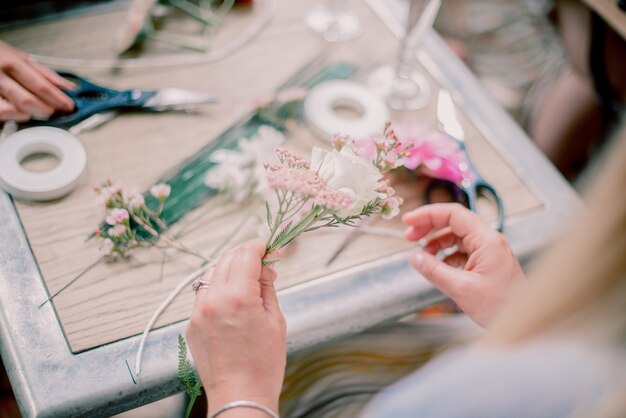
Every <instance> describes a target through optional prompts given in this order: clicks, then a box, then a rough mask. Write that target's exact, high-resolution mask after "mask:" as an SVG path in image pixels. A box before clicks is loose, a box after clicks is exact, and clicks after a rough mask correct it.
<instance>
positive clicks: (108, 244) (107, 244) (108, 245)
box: [102, 238, 115, 254]
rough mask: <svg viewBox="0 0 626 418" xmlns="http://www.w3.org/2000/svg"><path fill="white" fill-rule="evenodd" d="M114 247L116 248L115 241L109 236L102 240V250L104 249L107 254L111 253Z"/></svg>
mask: <svg viewBox="0 0 626 418" xmlns="http://www.w3.org/2000/svg"><path fill="white" fill-rule="evenodd" d="M114 248H115V244H114V243H113V241H111V240H110V239H108V238H105V239H104V240H102V251H104V252H105V253H107V254H111V253H112V252H113V249H114Z"/></svg>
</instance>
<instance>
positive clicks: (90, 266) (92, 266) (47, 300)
mask: <svg viewBox="0 0 626 418" xmlns="http://www.w3.org/2000/svg"><path fill="white" fill-rule="evenodd" d="M104 258H105V256H100V258H98V259H97V260H96V261H94V262H93V263H91V264H90V265H89V266H87V268H86V269H85V270H83V271H81V272H80V273H79V274H78V275H77V276H76V277H74V278H73V279H72V280H70V281H69V282H68V283H67V284H65V285H64V286H63V287H62V288H60V289H59V290H57V291H56V292H54V293H53V294H52V295H51V296H50V297H49V298H48V299H46V300H45V301H44V302H43V303H42V304H41V305H39V308H41V307H43V305H45V304H46V303H48V302H50V301H51V300H52V299H54V298H55V297H56V296H58V295H59V293H61V292H62V291H64V290H65V289H67V288H68V287H70V286H71V285H72V284H73V283H74V282H75V281H76V280H78V279H80V278H81V277H83V276H84V275H85V273H87V272H88V271H89V270H91V269H92V268H94V267H96V266H97V265H98V264H100V263H101V262H102V261H103V260H104Z"/></svg>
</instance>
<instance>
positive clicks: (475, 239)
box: [402, 203, 493, 253]
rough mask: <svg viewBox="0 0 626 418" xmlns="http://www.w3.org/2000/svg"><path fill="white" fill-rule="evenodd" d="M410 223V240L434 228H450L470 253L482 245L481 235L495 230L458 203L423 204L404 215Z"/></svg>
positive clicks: (404, 220)
mask: <svg viewBox="0 0 626 418" xmlns="http://www.w3.org/2000/svg"><path fill="white" fill-rule="evenodd" d="M402 221H403V222H404V223H405V224H406V225H409V228H408V229H407V230H406V232H405V236H406V238H407V239H408V240H411V241H417V240H419V239H421V238H423V237H424V236H426V235H427V234H428V233H429V232H431V231H432V230H439V229H443V228H449V229H450V232H451V233H452V234H454V235H455V236H457V237H458V238H459V239H460V240H461V241H462V244H463V245H464V246H465V250H466V251H467V252H469V253H471V252H473V251H475V250H476V249H477V248H478V247H479V246H480V241H481V236H482V235H484V234H485V233H487V231H489V233H493V230H492V229H491V228H490V227H489V225H487V224H486V223H485V222H484V221H483V220H482V219H480V217H478V215H476V214H475V213H474V212H472V211H470V210H469V209H466V208H465V207H463V206H461V205H460V204H458V203H440V204H432V205H426V206H422V207H420V208H418V209H415V210H413V211H411V212H408V213H406V214H405V215H404V216H403V217H402Z"/></svg>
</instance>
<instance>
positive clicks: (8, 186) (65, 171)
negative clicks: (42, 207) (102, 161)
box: [0, 127, 87, 201]
mask: <svg viewBox="0 0 626 418" xmlns="http://www.w3.org/2000/svg"><path fill="white" fill-rule="evenodd" d="M41 153H43V154H52V155H54V156H55V157H56V158H58V159H59V164H58V165H57V166H56V167H54V168H53V169H52V170H49V171H44V172H40V173H36V172H32V171H28V170H26V169H25V168H24V167H22V165H21V162H22V161H23V160H24V159H25V158H26V157H28V156H30V155H33V154H41ZM86 163H87V156H86V154H85V148H83V145H82V144H81V143H80V141H79V140H78V139H77V138H76V137H75V136H74V135H72V134H70V133H69V132H67V131H64V130H62V129H57V128H50V127H38V128H28V129H24V130H21V131H19V132H17V133H15V134H13V135H11V136H9V137H8V138H7V139H6V140H4V141H2V142H1V143H0V187H2V188H3V189H4V190H6V191H7V192H8V193H10V194H12V195H13V196H14V197H16V198H19V199H28V200H41V201H42V200H51V199H58V198H60V197H62V196H65V195H66V194H68V193H69V192H71V191H72V190H73V189H74V188H75V187H76V185H77V184H78V180H79V179H80V176H81V174H82V173H83V171H84V170H85V165H86Z"/></svg>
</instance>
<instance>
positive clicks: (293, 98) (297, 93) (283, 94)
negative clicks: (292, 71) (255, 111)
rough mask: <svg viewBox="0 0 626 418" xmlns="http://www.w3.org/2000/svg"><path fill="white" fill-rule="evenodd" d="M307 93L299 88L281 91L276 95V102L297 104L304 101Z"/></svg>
mask: <svg viewBox="0 0 626 418" xmlns="http://www.w3.org/2000/svg"><path fill="white" fill-rule="evenodd" d="M306 94H307V91H306V89H303V88H301V87H291V88H288V89H285V90H281V91H279V92H278V94H277V95H276V101H277V102H279V103H288V102H297V101H300V100H304V98H305V97H306Z"/></svg>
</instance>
